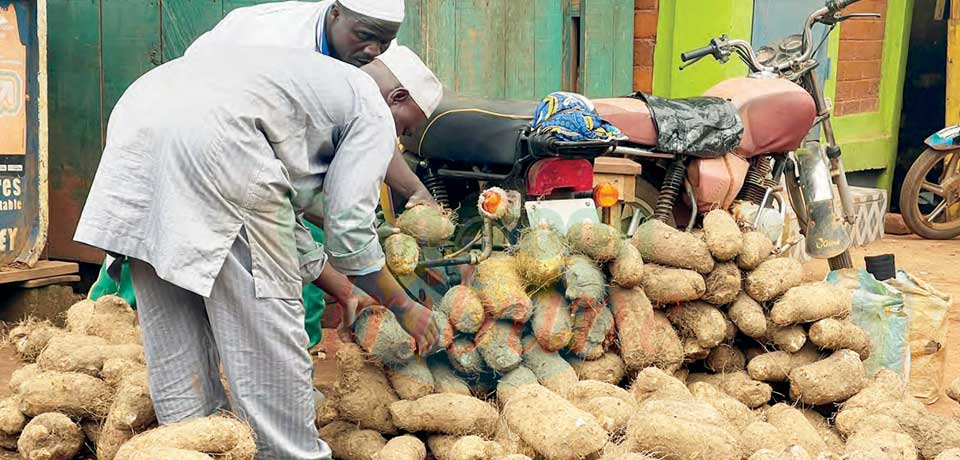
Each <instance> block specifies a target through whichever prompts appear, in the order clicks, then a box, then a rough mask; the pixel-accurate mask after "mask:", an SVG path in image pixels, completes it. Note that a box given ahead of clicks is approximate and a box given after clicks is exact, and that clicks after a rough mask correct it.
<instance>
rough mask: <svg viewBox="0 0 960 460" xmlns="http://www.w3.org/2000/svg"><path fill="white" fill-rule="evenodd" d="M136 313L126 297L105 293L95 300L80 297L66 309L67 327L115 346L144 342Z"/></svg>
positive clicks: (74, 331)
mask: <svg viewBox="0 0 960 460" xmlns="http://www.w3.org/2000/svg"><path fill="white" fill-rule="evenodd" d="M136 323H137V315H136V313H134V311H133V309H132V308H130V304H128V303H127V302H126V301H125V300H123V299H122V298H120V297H117V296H114V295H105V296H103V297H100V298H99V299H97V300H96V302H94V301H92V300H89V299H87V300H81V301H80V302H77V303H75V304H74V305H73V306H71V307H70V308H69V309H68V310H67V330H68V331H70V332H72V333H74V334H82V335H92V336H97V337H101V338H103V339H105V340H106V341H107V342H109V343H111V344H115V345H121V344H142V343H143V339H142V338H141V337H140V329H139V328H138V327H137V325H136Z"/></svg>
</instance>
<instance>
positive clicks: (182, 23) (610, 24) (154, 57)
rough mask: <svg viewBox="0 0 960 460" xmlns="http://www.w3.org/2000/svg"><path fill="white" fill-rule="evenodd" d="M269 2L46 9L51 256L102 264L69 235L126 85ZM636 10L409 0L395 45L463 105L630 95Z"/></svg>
mask: <svg viewBox="0 0 960 460" xmlns="http://www.w3.org/2000/svg"><path fill="white" fill-rule="evenodd" d="M269 1H278V0H48V11H49V50H50V51H49V74H50V83H49V86H50V93H49V100H50V115H49V117H50V159H49V162H50V180H51V182H50V184H51V187H50V191H51V196H50V210H51V212H50V216H51V223H50V228H51V235H50V244H49V247H48V249H49V251H48V256H49V257H51V258H63V259H70V260H80V261H87V262H98V261H99V259H100V254H99V253H98V252H97V251H94V250H92V249H90V248H86V247H84V246H81V245H78V244H75V243H73V241H72V240H73V231H74V229H75V228H76V223H77V221H78V220H79V217H80V212H81V210H82V208H83V203H84V200H85V198H86V194H87V192H88V190H89V188H90V184H91V182H92V180H93V176H94V173H95V172H96V169H97V166H98V164H99V160H100V153H101V148H102V145H103V142H104V138H105V136H106V127H107V123H108V121H109V117H110V112H111V111H112V109H113V107H114V105H115V104H116V102H117V100H118V99H119V98H120V96H121V95H122V94H123V91H124V90H125V89H126V88H127V86H129V85H130V83H132V82H133V81H134V80H135V79H136V78H137V77H139V76H140V75H142V74H143V73H145V72H146V71H148V70H150V69H151V68H153V67H154V66H156V65H159V64H161V63H162V62H165V61H169V60H171V59H174V58H176V57H179V56H181V55H182V54H183V52H184V50H186V48H187V47H188V46H189V44H190V43H191V42H193V40H195V39H196V37H198V36H199V35H201V34H202V33H204V32H206V31H207V30H209V29H210V28H212V27H213V26H214V25H215V24H216V23H217V21H219V20H220V19H221V18H222V17H223V16H224V15H225V14H227V13H229V12H230V11H232V10H234V9H236V8H240V7H244V6H249V5H254V4H258V3H265V2H269ZM633 6H634V0H406V7H407V19H406V21H405V24H404V27H403V29H402V30H401V34H400V38H399V40H400V42H401V43H402V44H404V45H407V46H410V47H411V48H413V49H415V50H416V51H418V53H419V54H420V55H421V56H422V57H423V58H424V60H425V61H426V62H427V64H428V65H429V66H430V67H431V68H432V69H433V70H434V72H436V73H437V75H438V76H439V77H440V78H441V80H442V81H443V83H444V84H445V85H446V87H447V88H448V90H452V91H456V92H458V93H461V94H464V95H472V96H482V97H490V98H510V99H539V98H541V97H543V96H544V95H546V94H548V93H550V92H552V91H557V90H561V89H563V90H569V91H579V92H584V93H586V94H587V95H589V96H611V95H621V94H626V93H628V92H629V91H630V90H631V87H632V82H631V78H632V71H633V48H632V46H633V39H632V34H633ZM575 23H579V24H580V26H579V29H576V28H575V27H574V24H575ZM575 32H577V33H578V34H579V36H577V37H574V36H573V34H574V33H575ZM572 54H576V56H573V55H572ZM577 63H579V67H577V66H576V64H577Z"/></svg>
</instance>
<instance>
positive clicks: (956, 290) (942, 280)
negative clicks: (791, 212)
mask: <svg viewBox="0 0 960 460" xmlns="http://www.w3.org/2000/svg"><path fill="white" fill-rule="evenodd" d="M889 253H892V254H895V256H896V261H897V267H898V268H902V269H905V270H907V271H910V272H911V273H913V274H914V275H917V276H919V277H921V278H923V279H924V280H926V281H927V282H928V283H930V284H932V285H934V286H935V287H937V288H938V289H940V290H941V291H944V292H946V293H948V294H950V295H951V296H952V297H953V299H954V308H953V309H952V311H951V314H950V332H949V337H948V340H947V345H946V347H947V367H946V372H945V376H944V386H945V385H946V384H948V383H949V382H951V381H953V379H955V378H957V377H960V279H958V278H957V276H956V273H957V272H956V270H957V268H956V267H958V266H960V240H954V241H925V240H921V239H919V238H917V237H913V236H908V237H899V236H888V237H886V239H884V240H882V241H878V242H875V243H872V244H871V245H870V246H868V247H865V248H858V249H855V250H854V253H853V255H854V263H855V265H857V266H858V267H863V256H865V255H877V254H889ZM827 270H828V269H827V264H826V262H825V261H813V262H810V263H808V264H807V266H806V271H807V277H808V279H810V280H815V279H822V278H823V277H824V276H825V275H826V273H827ZM339 345H340V342H339V340H338V339H337V334H336V331H334V330H324V341H323V343H322V344H320V345H318V346H317V347H316V349H315V350H314V353H313V355H314V384H315V385H316V386H317V387H318V388H320V389H321V390H324V391H329V390H331V389H332V388H333V383H334V381H335V380H336V360H335V359H334V357H335V355H336V350H337V348H338V347H339ZM18 367H20V364H19V362H17V360H16V357H15V356H14V354H13V351H12V350H11V348H10V347H9V346H3V347H0V397H2V396H4V395H6V394H7V393H9V389H8V388H7V382H8V381H9V379H10V374H11V373H12V372H13V370H14V369H16V368H18ZM931 409H932V410H934V411H935V412H937V413H940V414H943V415H948V416H954V415H960V405H958V404H957V403H955V402H953V401H951V400H950V399H949V398H947V397H945V396H944V397H941V398H940V400H939V401H938V402H937V403H936V404H934V405H933V406H931Z"/></svg>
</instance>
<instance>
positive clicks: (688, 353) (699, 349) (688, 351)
mask: <svg viewBox="0 0 960 460" xmlns="http://www.w3.org/2000/svg"><path fill="white" fill-rule="evenodd" d="M707 356H710V349H709V348H704V347H703V346H701V345H700V343H699V342H697V339H696V337H684V338H683V362H685V363H687V364H689V363H695V362H697V361H701V360H704V359H707Z"/></svg>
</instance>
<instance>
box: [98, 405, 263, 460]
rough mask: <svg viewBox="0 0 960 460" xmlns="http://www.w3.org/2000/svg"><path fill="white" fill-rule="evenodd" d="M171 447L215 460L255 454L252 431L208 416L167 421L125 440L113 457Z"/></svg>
mask: <svg viewBox="0 0 960 460" xmlns="http://www.w3.org/2000/svg"><path fill="white" fill-rule="evenodd" d="M151 447H172V448H176V449H184V450H194V451H197V452H202V453H205V454H209V455H211V456H213V457H215V458H217V459H218V460H253V458H254V456H255V455H256V453H257V445H256V443H255V442H254V437H253V430H252V429H251V428H250V426H249V425H247V424H246V423H244V422H241V421H240V420H237V419H234V418H230V417H223V416H211V417H204V418H196V419H191V420H187V421H184V422H179V423H171V424H169V425H163V426H161V427H158V428H154V429H152V430H150V431H145V432H143V433H140V434H138V435H136V436H134V437H133V439H131V440H129V441H127V443H126V444H124V445H123V446H122V447H120V450H119V451H117V456H116V457H114V459H115V460H129V459H131V458H133V457H134V455H135V454H136V453H137V452H139V451H140V450H142V449H146V448H151Z"/></svg>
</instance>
